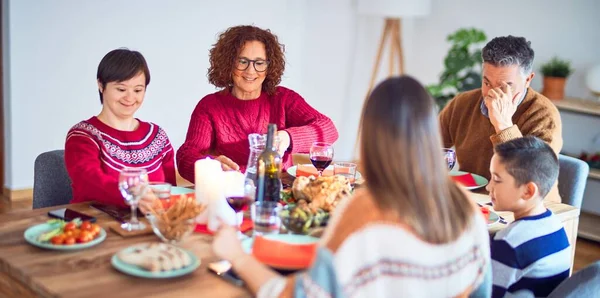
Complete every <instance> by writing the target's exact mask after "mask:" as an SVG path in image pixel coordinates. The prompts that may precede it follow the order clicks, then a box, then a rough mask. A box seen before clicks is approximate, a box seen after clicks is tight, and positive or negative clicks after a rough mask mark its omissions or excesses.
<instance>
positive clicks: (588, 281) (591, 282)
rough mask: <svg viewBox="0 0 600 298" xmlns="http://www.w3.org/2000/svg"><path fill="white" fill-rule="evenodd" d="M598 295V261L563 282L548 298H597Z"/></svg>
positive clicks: (599, 286)
mask: <svg viewBox="0 0 600 298" xmlns="http://www.w3.org/2000/svg"><path fill="white" fill-rule="evenodd" d="M599 293H600V261H597V262H596V263H593V264H591V265H589V266H587V267H585V268H583V269H582V270H579V271H577V272H575V274H573V275H571V277H569V278H567V279H566V280H564V281H563V282H562V283H561V284H560V285H558V287H556V289H554V291H552V293H550V295H548V298H559V297H560V298H571V297H572V298H575V297H598V295H599Z"/></svg>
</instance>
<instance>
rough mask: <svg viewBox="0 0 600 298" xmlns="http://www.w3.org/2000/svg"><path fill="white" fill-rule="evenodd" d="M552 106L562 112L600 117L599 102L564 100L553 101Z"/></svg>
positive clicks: (575, 99) (578, 99)
mask: <svg viewBox="0 0 600 298" xmlns="http://www.w3.org/2000/svg"><path fill="white" fill-rule="evenodd" d="M552 102H553V103H554V105H555V106H556V107H557V108H558V109H559V110H562V111H569V112H575V113H579V114H585V115H591V116H600V102H598V101H594V100H586V99H580V98H565V99H561V100H553V101H552Z"/></svg>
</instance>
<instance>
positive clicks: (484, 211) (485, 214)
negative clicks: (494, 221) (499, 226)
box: [479, 206, 490, 221]
mask: <svg viewBox="0 0 600 298" xmlns="http://www.w3.org/2000/svg"><path fill="white" fill-rule="evenodd" d="M479 210H481V215H483V218H484V219H485V220H486V221H487V220H488V219H489V218H490V210H489V209H488V208H486V207H484V206H480V207H479Z"/></svg>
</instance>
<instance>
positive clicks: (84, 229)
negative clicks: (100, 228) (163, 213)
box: [79, 220, 92, 231]
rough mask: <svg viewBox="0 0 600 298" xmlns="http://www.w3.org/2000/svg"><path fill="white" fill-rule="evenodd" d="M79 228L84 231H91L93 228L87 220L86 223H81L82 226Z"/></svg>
mask: <svg viewBox="0 0 600 298" xmlns="http://www.w3.org/2000/svg"><path fill="white" fill-rule="evenodd" d="M79 228H80V229H81V230H82V231H89V230H90V229H91V228H92V223H91V222H89V221H87V220H86V221H84V222H82V223H81V225H80V226H79Z"/></svg>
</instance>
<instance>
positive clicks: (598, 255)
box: [0, 197, 600, 271]
mask: <svg viewBox="0 0 600 298" xmlns="http://www.w3.org/2000/svg"><path fill="white" fill-rule="evenodd" d="M13 209H31V200H22V201H18V202H10V200H8V199H7V198H5V197H1V198H0V214H2V213H5V212H8V211H10V210H13ZM582 219H584V220H585V221H586V223H585V224H588V225H589V224H594V225H597V226H600V216H583V217H582ZM590 221H592V222H590ZM596 222H597V223H596ZM580 225H582V223H580ZM598 260H600V242H596V241H591V240H586V239H583V238H577V246H576V247H575V264H574V265H573V270H574V271H578V270H580V269H582V268H584V267H585V266H587V265H589V264H591V263H594V262H596V261H598Z"/></svg>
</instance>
